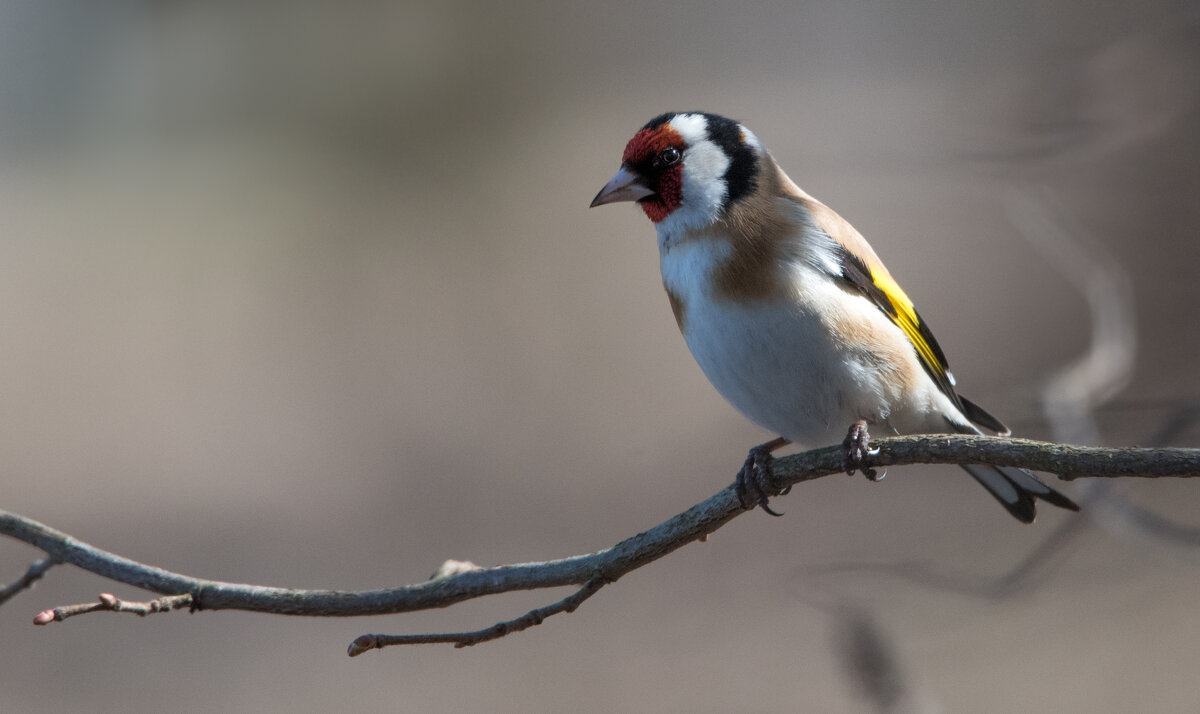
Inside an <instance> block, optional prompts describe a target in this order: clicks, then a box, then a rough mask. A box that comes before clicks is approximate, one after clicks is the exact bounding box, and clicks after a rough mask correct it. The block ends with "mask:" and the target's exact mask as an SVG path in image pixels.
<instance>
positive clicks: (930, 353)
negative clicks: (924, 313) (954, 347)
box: [870, 270, 954, 384]
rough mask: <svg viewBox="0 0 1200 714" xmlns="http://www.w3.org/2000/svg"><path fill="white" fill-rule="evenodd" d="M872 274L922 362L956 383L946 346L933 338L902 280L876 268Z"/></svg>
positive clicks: (876, 285) (941, 376)
mask: <svg viewBox="0 0 1200 714" xmlns="http://www.w3.org/2000/svg"><path fill="white" fill-rule="evenodd" d="M870 274H871V282H873V283H874V284H875V287H877V288H879V291H880V292H882V293H883V295H884V296H885V297H886V298H887V301H888V303H890V304H891V306H892V310H891V311H888V313H887V314H888V317H890V318H891V319H892V322H894V323H896V325H897V326H898V327H899V328H900V329H901V330H903V331H904V334H905V335H906V336H908V340H909V342H912V344H913V347H915V348H916V350H917V355H918V356H919V357H920V358H921V361H922V362H924V363H925V366H926V367H928V368H929V370H930V371H931V372H933V373H934V376H935V377H938V378H941V379H946V380H947V381H949V382H950V383H951V384H953V383H954V378H953V377H951V376H950V371H949V369H948V367H947V365H946V358H945V356H943V354H942V349H941V347H939V346H938V343H937V341H936V340H934V339H933V333H931V332H930V331H929V328H928V327H926V326H925V324H924V323H922V322H921V317H920V316H919V315H917V311H916V309H915V308H914V307H913V303H912V300H910V299H909V298H908V295H905V294H904V291H903V290H902V289H901V288H900V285H899V283H897V282H896V281H895V280H894V279H893V278H892V276H891V275H888V274H887V273H882V272H876V271H874V270H871V271H870Z"/></svg>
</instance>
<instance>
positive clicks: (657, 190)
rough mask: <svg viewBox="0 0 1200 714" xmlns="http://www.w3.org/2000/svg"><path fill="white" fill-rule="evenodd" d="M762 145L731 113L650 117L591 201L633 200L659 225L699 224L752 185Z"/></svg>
mask: <svg viewBox="0 0 1200 714" xmlns="http://www.w3.org/2000/svg"><path fill="white" fill-rule="evenodd" d="M761 156H762V146H761V145H760V144H759V142H758V139H757V138H756V137H755V136H754V134H752V133H751V132H750V130H749V129H747V128H746V127H744V126H742V125H741V124H738V123H737V122H735V121H733V120H732V119H726V118H725V117H722V116H717V115H716V114H705V113H702V112H683V113H674V112H671V113H667V114H663V115H661V116H658V117H655V118H654V119H651V120H650V122H649V123H647V124H646V125H645V126H644V127H642V128H641V129H640V130H639V131H638V133H636V134H634V135H633V138H632V139H630V140H629V143H628V144H626V145H625V154H624V155H623V156H622V157H621V170H620V171H618V172H617V175H616V176H613V178H612V180H611V181H609V182H608V183H607V184H606V185H605V186H604V188H602V189H600V193H598V194H596V198H594V199H593V200H592V206H602V205H604V204H606V203H616V202H618V201H636V202H637V203H638V204H639V205H640V206H641V207H642V210H643V211H645V212H646V216H647V217H648V218H649V219H650V220H651V221H654V223H655V224H656V225H657V226H658V228H659V230H660V231H662V230H668V231H671V232H674V231H676V230H688V229H693V228H702V227H704V226H707V225H709V224H711V223H712V222H714V221H716V220H718V219H719V218H720V217H721V216H722V214H723V213H724V212H725V211H727V210H728V208H729V207H730V206H731V205H733V204H734V203H735V202H737V201H739V200H741V199H742V198H744V197H745V196H746V195H747V194H749V193H750V192H751V191H752V190H753V189H754V188H755V186H756V184H757V179H758V172H759V165H760V162H761V161H760V160H761Z"/></svg>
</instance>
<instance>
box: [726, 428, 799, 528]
mask: <svg viewBox="0 0 1200 714" xmlns="http://www.w3.org/2000/svg"><path fill="white" fill-rule="evenodd" d="M777 446H778V444H777V443H776V442H772V441H769V442H767V443H765V444H759V445H758V446H756V447H754V448H753V449H750V453H749V454H747V455H746V463H745V464H743V465H742V470H741V471H738V475H737V480H736V481H734V491H735V492H736V493H737V497H738V501H740V502H741V504H742V508H744V509H746V510H750V509H751V508H754V507H755V506H758V507H759V508H761V509H763V511H765V512H767V513H769V514H770V515H772V516H782V515H783V514H782V513H779V512H777V511H775V510H773V509H772V508H771V507H770V506H769V505H767V504H768V501H769V499H770V497H771V494H773V493H777V494H780V495H782V494H785V493H787V492H788V491H790V490H791V487H790V486H788V487H785V488H783V489H780V488H779V486H778V484H776V483H775V473H774V469H773V464H774V461H775V457H774V456H771V451H772V449H773V448H777Z"/></svg>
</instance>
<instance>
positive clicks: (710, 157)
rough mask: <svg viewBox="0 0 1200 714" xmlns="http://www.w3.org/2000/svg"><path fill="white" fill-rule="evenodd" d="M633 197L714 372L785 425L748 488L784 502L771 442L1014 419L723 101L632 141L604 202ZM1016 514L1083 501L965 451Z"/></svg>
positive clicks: (992, 426) (755, 463) (757, 415)
mask: <svg viewBox="0 0 1200 714" xmlns="http://www.w3.org/2000/svg"><path fill="white" fill-rule="evenodd" d="M618 201H636V202H637V203H638V205H640V206H641V208H642V210H643V211H644V212H645V214H646V216H647V217H648V218H649V219H650V220H651V221H652V222H653V223H654V226H655V228H656V229H657V231H658V249H659V257H660V263H661V268H662V277H663V286H664V287H665V288H666V290H667V297H668V299H669V300H670V303H671V309H672V310H673V311H674V313H675V320H676V322H678V324H679V329H680V331H681V332H682V333H683V337H684V339H685V340H686V341H687V345H688V348H689V349H690V350H691V352H692V355H693V356H694V357H695V358H696V361H697V362H698V363H699V364H700V368H701V369H702V370H703V371H704V374H705V375H706V376H707V377H708V379H709V381H710V382H712V384H713V386H715V387H716V388H717V391H719V392H720V393H721V394H722V395H723V396H724V397H725V398H726V399H727V400H729V402H730V403H732V404H733V406H734V407H736V408H737V409H738V410H739V411H741V412H742V414H744V415H746V416H747V417H748V418H749V419H751V420H752V421H754V422H756V423H757V424H759V425H760V426H762V427H764V428H766V429H769V430H771V431H773V432H775V433H777V434H779V435H780V436H779V438H777V439H773V440H771V441H769V442H767V443H765V444H760V445H759V446H756V447H754V448H753V449H751V450H750V453H749V455H748V457H747V459H746V463H745V465H744V466H743V468H742V470H741V472H739V474H738V479H737V489H738V495H739V497H740V498H741V499H742V503H743V504H744V505H746V506H747V507H748V508H753V506H754V505H755V504H757V505H759V506H761V507H762V508H763V510H765V511H766V512H768V513H771V514H772V515H778V514H776V513H775V512H774V511H772V510H771V509H770V507H769V505H768V494H769V493H772V492H774V491H775V490H777V489H775V488H774V485H773V478H772V475H771V463H772V461H773V457H772V456H771V452H772V451H774V450H776V449H778V448H780V447H781V446H784V445H786V444H788V443H789V442H796V443H798V444H801V445H804V446H806V447H816V446H823V445H828V444H834V443H837V442H838V441H839V440H841V439H842V436H843V435H845V440H844V441H843V444H844V446H845V449H846V470H847V471H848V472H850V473H853V472H854V470H855V469H856V468H859V469H862V470H863V472H864V473H865V474H867V476H868V477H874V471H873V470H871V469H870V468H869V467H868V466H866V460H867V457H869V454H870V452H869V451H868V439H869V432H868V428H870V429H874V430H876V432H877V433H878V432H880V431H882V432H884V433H887V434H924V433H933V434H937V433H959V434H980V433H982V432H981V431H980V428H983V429H986V430H988V431H992V432H997V433H1000V434H1003V435H1007V434H1008V433H1009V430H1008V429H1007V428H1006V427H1005V426H1004V424H1002V423H1001V422H1000V420H998V419H996V418H995V417H993V416H992V415H991V414H989V413H987V412H986V411H984V410H983V409H982V408H980V407H979V406H977V405H976V404H975V403H973V402H971V401H968V400H967V399H965V398H964V397H962V396H960V395H958V394H957V393H956V392H955V390H954V387H955V384H954V377H953V376H952V375H951V374H950V369H949V366H948V365H947V363H946V357H945V356H944V355H943V354H942V350H941V348H940V347H939V346H938V343H937V341H936V340H934V338H933V333H931V332H930V330H929V326H928V325H927V324H926V323H925V322H924V321H923V320H922V319H921V318H920V316H919V315H918V314H917V312H916V310H915V309H914V308H913V304H912V301H911V300H910V299H909V298H908V296H907V295H905V294H904V291H903V290H901V289H900V286H899V285H898V284H897V283H896V281H895V280H894V279H893V278H892V276H891V275H890V274H889V273H888V271H887V268H885V267H884V266H883V263H882V262H880V260H879V258H878V257H877V256H876V255H875V251H874V250H872V249H871V246H870V245H869V244H868V243H867V241H866V240H865V239H864V238H863V237H862V235H860V234H859V232H858V231H856V230H855V229H854V227H853V226H851V225H850V224H849V223H848V222H846V220H845V219H843V218H842V217H841V216H839V215H838V214H837V213H834V212H833V211H832V210H831V209H830V208H828V207H827V206H825V204H823V203H821V202H820V201H818V200H816V199H815V198H813V197H812V196H810V195H808V194H807V193H805V192H804V191H802V190H801V189H800V188H799V187H798V186H796V184H795V183H793V182H792V180H791V179H790V178H788V176H787V174H785V173H784V172H783V170H782V169H781V168H780V167H779V165H778V164H776V162H775V159H774V158H772V156H771V154H769V153H768V152H767V150H766V149H765V148H763V145H762V144H761V143H760V142H759V140H758V138H757V137H755V135H754V134H753V133H751V131H750V130H749V129H747V128H746V127H744V126H742V125H741V124H739V123H737V122H735V121H732V120H730V119H726V118H725V117H721V116H717V115H715V114H706V113H701V112H685V113H668V114H663V115H661V116H658V117H656V118H654V119H652V120H651V121H650V122H649V123H648V124H646V125H645V126H644V127H642V128H641V130H640V131H638V132H637V133H636V134H634V136H633V138H632V139H630V141H629V143H628V145H626V147H625V153H624V155H623V156H622V158H621V169H620V170H619V171H618V172H617V174H616V176H614V177H613V178H612V180H611V181H609V182H608V184H607V185H605V186H604V188H602V189H601V190H600V193H598V194H597V195H596V198H595V199H594V200H593V201H592V204H591V205H592V206H600V205H603V204H607V203H616V202H618ZM963 468H964V469H966V470H967V472H968V473H970V474H971V475H972V476H974V477H975V479H976V480H977V481H979V483H981V484H983V487H984V488H986V489H987V490H988V492H990V493H991V494H992V495H993V496H995V497H996V499H997V500H998V501H1000V503H1001V504H1003V505H1004V507H1005V508H1006V509H1008V512H1009V513H1011V514H1012V515H1013V516H1015V517H1016V518H1017V519H1019V520H1021V521H1023V522H1025V523H1029V522H1032V521H1033V519H1034V516H1035V505H1034V500H1035V499H1041V500H1043V501H1046V502H1047V503H1051V504H1053V505H1055V506H1059V507H1061V508H1066V509H1069V510H1072V511H1077V510H1079V506H1077V505H1076V504H1075V503H1074V502H1072V501H1071V500H1070V499H1069V498H1067V497H1066V496H1064V495H1062V494H1061V493H1058V492H1057V491H1055V490H1054V489H1052V488H1050V487H1049V486H1047V485H1046V484H1044V483H1042V482H1041V481H1039V480H1038V479H1037V477H1035V476H1034V475H1033V474H1031V473H1030V472H1028V471H1026V470H1024V469H1018V468H1009V467H993V466H978V465H971V466H964V467H963Z"/></svg>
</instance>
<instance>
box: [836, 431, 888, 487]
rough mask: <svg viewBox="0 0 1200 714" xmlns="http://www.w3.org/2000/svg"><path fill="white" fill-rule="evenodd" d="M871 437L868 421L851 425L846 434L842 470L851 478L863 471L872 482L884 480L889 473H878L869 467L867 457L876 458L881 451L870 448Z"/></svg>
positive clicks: (843, 444) (843, 445) (843, 443)
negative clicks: (857, 472)
mask: <svg viewBox="0 0 1200 714" xmlns="http://www.w3.org/2000/svg"><path fill="white" fill-rule="evenodd" d="M870 441H871V435H870V433H868V432H867V420H866V419H859V420H858V421H856V422H854V423H853V424H851V425H850V431H848V432H846V440H845V441H843V442H842V448H843V449H845V452H844V453H843V454H842V468H844V469H845V470H846V473H847V474H849V475H850V476H853V475H854V472H855V471H862V474H863V476H866V477H867V479H869V480H871V481H878V480H880V479H882V478H883V477H884V476H885V475H886V474H887V472H886V471H885V472H883V473H882V474H881V473H878V472H876V471H875V469H873V468H871V467H870V466H867V464H866V461H867V457H869V456H874V455H875V454H878V453H879V449H874V450H872V449H871V447H870V445H869V444H870Z"/></svg>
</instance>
